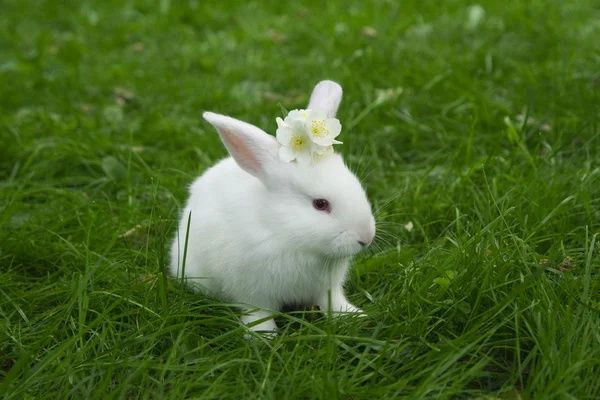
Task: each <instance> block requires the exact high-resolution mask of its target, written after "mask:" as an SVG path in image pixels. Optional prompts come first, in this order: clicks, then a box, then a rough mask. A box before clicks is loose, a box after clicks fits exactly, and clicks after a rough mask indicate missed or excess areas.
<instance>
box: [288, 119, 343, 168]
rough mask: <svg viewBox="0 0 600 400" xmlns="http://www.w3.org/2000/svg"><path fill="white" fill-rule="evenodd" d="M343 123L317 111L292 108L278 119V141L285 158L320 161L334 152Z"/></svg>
mask: <svg viewBox="0 0 600 400" xmlns="http://www.w3.org/2000/svg"><path fill="white" fill-rule="evenodd" d="M341 129H342V126H341V124H340V122H339V121H338V120H337V119H335V118H327V117H326V116H325V115H324V114H323V113H320V112H317V111H314V110H292V111H290V112H289V113H288V115H287V116H286V117H285V119H281V118H277V133H276V135H277V141H278V142H279V144H280V148H279V157H280V158H281V160H282V161H285V162H291V161H294V160H299V161H300V162H306V161H310V160H313V161H318V160H320V159H322V158H324V157H327V156H329V155H330V154H333V147H332V145H333V144H337V143H341V142H339V141H337V140H335V138H336V137H337V136H338V135H339V134H340V132H341Z"/></svg>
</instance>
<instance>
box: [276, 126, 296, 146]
mask: <svg viewBox="0 0 600 400" xmlns="http://www.w3.org/2000/svg"><path fill="white" fill-rule="evenodd" d="M293 134H294V131H293V130H292V129H291V128H290V127H289V126H285V125H284V126H282V127H281V128H277V132H275V136H276V137H277V141H278V142H279V143H280V144H282V145H284V146H288V145H289V144H290V140H291V139H292V136H293Z"/></svg>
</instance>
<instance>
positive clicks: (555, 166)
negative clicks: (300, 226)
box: [0, 0, 600, 400]
mask: <svg viewBox="0 0 600 400" xmlns="http://www.w3.org/2000/svg"><path fill="white" fill-rule="evenodd" d="M480 4H481V7H482V8H483V10H485V15H484V16H483V18H481V19H480V20H477V18H475V19H473V18H471V19H469V14H470V13H471V14H473V15H474V14H476V12H475V11H476V9H474V8H469V6H470V4H469V3H467V2H464V1H445V2H433V1H431V2H421V1H416V0H410V1H402V2H395V1H370V2H360V3H359V2H356V3H355V4H349V3H347V2H341V1H340V2H335V1H332V2H327V3H325V2H316V1H314V2H306V3H302V4H300V3H297V2H293V3H283V2H279V1H266V2H251V3H249V2H245V1H244V2H236V3H234V2H225V1H223V2H215V3H214V4H207V2H203V1H189V2H183V1H168V0H163V1H161V2H152V1H70V2H58V1H46V2H41V1H39V2H38V1H22V0H0V314H1V318H0V395H2V396H3V397H4V398H7V399H28V398H31V399H33V398H35V399H40V398H49V399H58V398H85V399H87V398H108V397H114V398H127V399H129V398H157V399H163V398H172V399H180V398H215V399H222V398H234V399H241V398H274V399H282V398H300V399H312V398H322V399H335V398H340V399H348V400H350V399H379V398H403V397H404V398H409V399H420V398H431V399H445V398H487V399H493V398H500V399H519V398H525V399H534V398H535V399H569V398H570V399H597V398H599V397H600V379H599V378H598V377H599V376H600V301H599V295H600V272H599V271H600V245H599V243H600V237H599V236H598V233H599V232H600V118H599V115H600V74H599V72H598V65H600V41H599V40H598V37H600V23H599V22H598V21H600V6H599V4H598V2H597V1H593V0H589V1H584V0H582V1H541V0H538V1H535V0H532V1H483V2H481V3H480ZM474 10H475V11H474ZM325 78H329V79H334V80H337V81H339V82H340V83H341V84H342V85H343V87H344V89H345V98H344V101H343V103H342V107H341V109H340V114H339V115H338V116H339V118H340V120H341V121H342V124H343V126H344V131H343V133H342V136H341V138H342V140H343V141H344V142H345V143H344V145H342V146H341V151H342V152H343V153H344V155H345V157H346V160H347V162H348V163H349V164H350V165H351V167H352V168H354V169H355V170H356V171H357V172H358V173H359V175H360V176H361V179H362V180H363V181H364V184H365V186H366V187H367V189H368V193H369V197H370V199H371V200H372V202H373V205H374V208H375V209H376V210H378V211H377V219H378V223H379V225H378V226H379V237H378V240H377V243H376V245H375V246H373V247H372V249H371V250H370V252H368V253H366V254H363V255H361V256H360V257H358V259H357V260H356V263H355V266H354V268H353V270H352V273H351V277H350V278H351V279H350V281H349V283H348V293H349V297H350V299H351V301H352V302H353V303H355V304H357V305H358V306H360V307H361V308H363V309H364V310H365V311H366V312H367V313H368V317H366V318H345V319H338V320H329V319H327V318H324V317H319V316H318V315H314V314H309V315H304V316H303V315H300V314H297V313H292V314H285V315H282V316H281V317H280V321H279V322H280V325H281V326H282V329H281V332H280V334H279V335H278V336H277V337H276V338H274V339H272V340H266V339H257V340H245V339H244V337H243V336H244V328H243V327H241V326H240V325H239V323H238V320H237V315H236V310H235V309H234V308H232V307H230V306H229V305H227V304H222V303H220V302H218V301H216V300H214V299H209V298H206V297H204V296H202V295H198V294H194V293H191V292H190V291H188V290H186V289H185V288H184V287H182V286H181V285H180V284H178V282H175V281H173V280H172V279H170V278H169V277H168V276H167V275H166V273H165V263H166V260H167V258H166V247H167V245H168V242H169V240H170V238H171V237H172V235H173V232H174V228H175V226H176V224H177V216H178V210H179V209H180V207H181V205H182V203H183V201H184V200H185V196H186V187H187V185H188V184H189V183H190V182H191V181H192V179H193V178H194V177H195V176H197V175H198V174H200V173H201V172H202V171H203V170H204V169H205V168H207V167H208V166H210V165H211V164H212V163H213V162H215V160H217V159H219V158H220V157H223V156H224V155H225V154H226V153H225V150H224V148H223V147H222V145H221V144H220V142H219V139H218V136H217V135H216V133H215V132H214V131H213V129H212V128H211V127H210V126H208V124H206V123H204V122H202V121H201V119H200V112H201V111H202V110H213V111H217V112H222V113H226V114H230V115H233V116H236V117H238V118H241V119H244V120H247V121H250V122H252V123H255V124H257V125H259V126H261V127H263V128H264V129H266V130H268V131H270V132H273V131H274V128H275V117H276V116H281V115H282V109H291V108H294V107H302V106H304V105H305V104H306V101H307V98H308V94H309V92H310V90H311V88H312V86H313V85H314V84H315V83H316V82H317V81H319V80H321V79H325ZM386 90H387V92H386ZM408 222H412V224H413V226H414V229H412V230H410V231H409V230H408V229H406V228H405V227H404V226H405V224H407V223H408Z"/></svg>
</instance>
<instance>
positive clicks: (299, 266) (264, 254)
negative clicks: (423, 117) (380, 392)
mask: <svg viewBox="0 0 600 400" xmlns="http://www.w3.org/2000/svg"><path fill="white" fill-rule="evenodd" d="M341 96H342V90H341V87H340V86H339V85H338V84H337V83H335V82H331V81H323V82H320V83H319V84H318V85H317V86H316V87H315V89H314V91H313V94H312V96H311V100H310V103H309V106H308V108H309V109H319V110H322V111H323V112H325V113H326V114H327V115H328V116H334V115H335V113H336V111H337V108H338V105H339V102H340V100H341ZM203 116H204V118H205V119H206V120H207V121H208V122H210V123H211V124H212V125H213V126H214V127H215V128H216V129H217V131H218V132H219V135H220V136H221V139H222V141H223V143H224V145H225V147H226V148H227V150H228V151H229V153H230V154H231V157H229V158H226V159H224V160H222V161H220V162H218V163H217V164H215V165H214V166H213V167H211V168H209V169H208V170H207V171H205V172H204V173H203V174H202V175H201V176H200V177H199V178H197V179H196V180H195V181H194V182H193V183H192V185H191V187H190V197H189V199H188V201H187V204H186V206H185V208H184V210H183V211H182V214H181V221H180V223H179V229H178V232H177V234H176V235H175V238H174V240H173V244H172V249H171V264H170V270H171V273H172V274H173V275H175V276H179V277H181V276H182V275H183V276H184V277H185V279H186V281H187V282H188V283H189V284H190V285H191V286H192V287H193V288H195V289H197V290H200V291H202V292H204V293H207V294H210V295H213V296H216V297H218V298H221V299H223V300H226V301H231V302H235V303H240V304H247V305H248V309H247V310H246V314H244V316H243V317H242V321H243V322H245V323H246V324H249V325H251V329H254V330H267V331H272V330H275V328H276V326H275V322H274V321H273V320H272V319H271V318H269V317H270V315H271V313H270V312H269V310H271V311H272V310H279V309H280V308H281V307H282V306H283V305H284V304H290V303H295V304H317V305H318V306H319V307H320V308H321V310H327V309H329V307H331V310H332V311H334V312H360V309H358V308H357V307H355V306H354V305H352V304H350V303H349V302H348V300H347V299H346V297H345V295H344V291H343V284H344V281H345V279H346V274H347V271H348V267H349V263H350V260H351V258H352V256H353V255H355V254H356V253H357V252H359V251H360V250H361V249H362V248H363V247H364V246H365V245H367V244H369V243H370V242H371V241H372V240H373V237H374V234H375V221H374V219H373V216H372V213H371V206H370V204H369V202H368V200H367V198H366V195H365V192H364V190H363V188H362V186H361V184H360V182H359V181H358V179H357V178H356V177H355V175H354V174H353V173H352V172H350V170H349V169H348V168H347V167H346V166H345V164H344V162H343V160H342V157H341V156H340V155H338V154H333V155H331V156H329V157H327V158H325V159H323V160H321V161H319V162H315V163H312V164H301V163H297V162H290V163H286V162H282V161H280V159H279V158H278V155H277V154H278V153H277V152H278V146H279V145H278V143H277V141H276V140H275V138H274V137H273V136H271V135H268V134H267V133H265V132H264V131H262V130H261V129H259V128H257V127H255V126H253V125H250V124H248V123H245V122H242V121H239V120H236V119H233V118H230V117H226V116H223V115H218V114H214V113H209V112H206V113H204V115H203ZM313 199H327V200H328V201H329V203H330V204H331V212H330V213H326V212H323V211H319V210H316V209H315V208H314V207H313V204H312V201H313ZM188 224H189V232H188ZM186 233H188V235H187V237H186ZM186 239H187V250H186ZM360 242H362V244H361V243H360ZM184 253H185V266H184V265H183V259H184ZM257 308H258V309H257ZM259 320H260V321H259Z"/></svg>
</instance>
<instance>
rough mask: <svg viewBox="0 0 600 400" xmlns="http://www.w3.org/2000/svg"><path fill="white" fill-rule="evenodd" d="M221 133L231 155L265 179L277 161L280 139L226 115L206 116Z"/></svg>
mask: <svg viewBox="0 0 600 400" xmlns="http://www.w3.org/2000/svg"><path fill="white" fill-rule="evenodd" d="M202 117H204V119H205V120H207V121H208V122H210V123H211V124H212V126H214V127H215V128H216V129H217V131H218V132H219V136H220V137H221V140H222V141H223V144H224V145H225V147H226V148H227V151H229V154H231V156H232V157H233V159H234V160H235V161H236V162H237V163H238V165H239V166H240V167H241V168H242V169H243V170H245V171H246V172H248V173H250V174H252V175H254V176H256V177H257V178H259V179H261V180H263V178H265V176H266V175H267V171H268V169H269V166H270V165H271V164H273V162H274V161H276V160H277V149H278V145H277V140H276V139H275V138H274V137H273V136H271V135H269V134H267V133H266V132H265V131H263V130H262V129H260V128H258V127H256V126H254V125H251V124H248V123H246V122H243V121H240V120H237V119H235V118H231V117H227V116H225V115H220V114H215V113H212V112H205V113H203V114H202Z"/></svg>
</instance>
